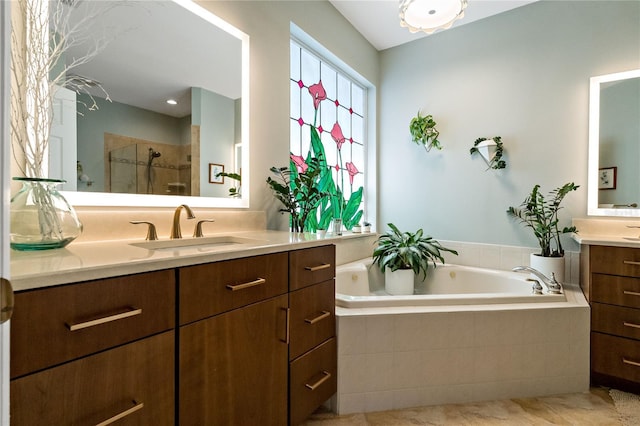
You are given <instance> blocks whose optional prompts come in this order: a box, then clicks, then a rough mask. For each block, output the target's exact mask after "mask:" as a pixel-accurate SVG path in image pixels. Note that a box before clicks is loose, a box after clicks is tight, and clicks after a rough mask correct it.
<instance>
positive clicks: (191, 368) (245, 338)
mask: <svg viewBox="0 0 640 426" xmlns="http://www.w3.org/2000/svg"><path fill="white" fill-rule="evenodd" d="M287 303H288V298H287V295H282V296H280V297H276V298H273V299H269V300H266V301H264V302H260V303H255V304H253V305H251V306H247V307H245V308H241V309H236V310H233V311H231V312H227V313H224V314H222V315H216V316H214V317H211V318H207V319H204V320H202V321H197V322H194V323H192V324H188V325H185V326H183V327H180V356H179V360H180V366H179V368H180V369H179V373H178V377H179V390H180V397H179V398H180V401H179V407H180V408H179V410H180V413H179V422H178V424H179V425H180V426H201V425H261V426H263V425H264V426H268V425H273V426H279V425H285V424H286V422H287V368H288V363H287V348H288V347H287V343H286V337H287V332H286V323H287V321H286V318H287V313H286V310H287Z"/></svg>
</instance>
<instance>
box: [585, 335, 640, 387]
mask: <svg viewBox="0 0 640 426" xmlns="http://www.w3.org/2000/svg"><path fill="white" fill-rule="evenodd" d="M591 370H592V371H594V372H596V373H600V374H605V375H608V376H614V377H620V378H623V379H625V380H629V381H632V382H640V342H638V341H636V340H630V339H625V338H624V337H615V336H609V335H607V334H601V333H595V332H592V333H591Z"/></svg>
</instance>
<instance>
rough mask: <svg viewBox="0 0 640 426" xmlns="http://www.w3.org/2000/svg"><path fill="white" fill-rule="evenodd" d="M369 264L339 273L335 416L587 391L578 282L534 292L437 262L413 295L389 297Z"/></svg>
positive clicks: (584, 318) (520, 283) (584, 312)
mask: <svg viewBox="0 0 640 426" xmlns="http://www.w3.org/2000/svg"><path fill="white" fill-rule="evenodd" d="M371 264H372V259H371V258H367V259H361V260H359V261H356V262H352V263H348V264H344V265H339V266H338V267H337V268H336V319H337V338H338V390H337V393H336V395H335V397H334V398H333V399H332V408H333V409H334V411H336V412H337V413H339V414H349V413H363V412H371V411H383V410H393V409H404V408H409V407H417V406H428V405H441V404H454V403H469V402H476V401H484V400H495V399H509V398H527V397H537V396H545V395H555V394H563V393H573V392H586V391H588V389H589V333H590V312H589V305H588V304H587V302H586V300H585V298H584V296H583V295H582V292H581V290H580V288H579V287H578V286H576V285H565V286H564V289H563V294H560V295H547V294H544V295H534V294H532V291H531V283H530V282H528V281H526V278H528V277H529V275H528V274H526V273H512V272H510V271H497V270H488V269H483V268H476V267H468V266H456V265H438V267H437V268H436V269H435V270H431V271H430V272H429V275H428V278H427V280H426V281H424V282H423V281H422V280H421V279H418V280H417V281H418V282H417V283H416V284H417V286H416V294H414V295H412V296H390V295H388V294H386V293H385V292H384V276H383V274H381V273H380V271H379V268H378V267H377V266H376V265H374V266H373V267H371ZM514 266H516V265H514Z"/></svg>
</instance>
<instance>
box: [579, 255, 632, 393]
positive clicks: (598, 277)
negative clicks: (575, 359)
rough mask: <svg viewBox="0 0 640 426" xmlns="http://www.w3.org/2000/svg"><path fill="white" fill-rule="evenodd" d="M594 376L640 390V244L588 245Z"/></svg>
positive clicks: (602, 382) (587, 290)
mask: <svg viewBox="0 0 640 426" xmlns="http://www.w3.org/2000/svg"><path fill="white" fill-rule="evenodd" d="M587 254H588V256H587V259H583V260H588V265H589V275H588V280H582V281H585V285H583V287H584V289H585V293H586V295H587V298H588V299H589V302H590V304H591V381H592V383H593V384H600V385H605V386H615V387H617V388H620V389H625V390H630V391H633V392H638V391H640V249H637V248H627V247H608V246H589V247H588V248H587Z"/></svg>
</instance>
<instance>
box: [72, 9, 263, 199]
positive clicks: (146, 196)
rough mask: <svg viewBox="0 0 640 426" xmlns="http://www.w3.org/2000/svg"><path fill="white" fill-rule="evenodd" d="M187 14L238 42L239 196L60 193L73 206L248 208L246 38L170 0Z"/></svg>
mask: <svg viewBox="0 0 640 426" xmlns="http://www.w3.org/2000/svg"><path fill="white" fill-rule="evenodd" d="M172 1H173V2H174V3H176V4H178V5H180V6H182V7H184V8H185V9H187V10H189V11H190V12H192V13H194V14H196V15H198V16H199V17H201V18H203V19H205V20H206V21H208V22H210V23H211V24H213V25H215V26H217V27H218V28H220V29H221V30H223V31H225V32H227V33H228V34H230V35H231V36H234V37H236V38H238V39H240V41H241V42H242V83H241V84H242V99H241V101H240V116H241V124H240V127H241V132H242V137H241V143H242V147H241V152H242V154H241V155H242V164H243V165H244V167H242V197H240V198H233V197H200V196H180V195H150V194H122V193H116V194H113V193H108V192H81V191H80V192H79V191H61V193H62V194H63V195H64V197H65V198H66V199H67V201H69V203H70V204H72V205H73V206H100V207H106V206H109V207H175V206H177V205H180V204H188V205H189V206H191V207H211V208H213V207H215V208H248V207H249V194H250V192H249V181H250V167H249V164H250V162H249V69H250V67H249V36H248V35H247V34H245V33H244V32H242V31H240V30H239V29H237V28H236V27H234V26H233V25H231V24H229V23H228V22H226V21H224V20H222V19H221V18H219V17H218V16H216V15H214V14H213V13H211V12H210V11H208V10H207V9H205V8H203V7H202V6H199V5H197V4H196V3H194V2H193V1H192V0H172Z"/></svg>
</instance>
